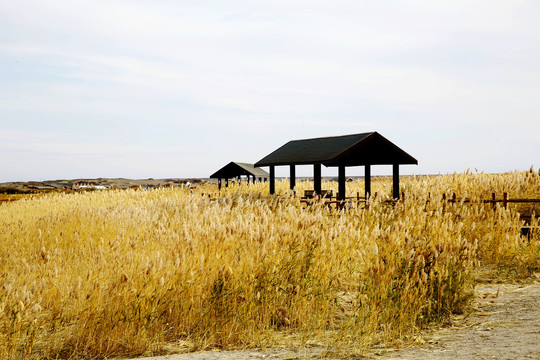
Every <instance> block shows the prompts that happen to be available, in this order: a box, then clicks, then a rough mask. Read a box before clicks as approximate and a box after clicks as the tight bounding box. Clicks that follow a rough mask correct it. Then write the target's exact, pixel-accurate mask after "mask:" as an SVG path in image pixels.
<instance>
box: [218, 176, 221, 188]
mask: <svg viewBox="0 0 540 360" xmlns="http://www.w3.org/2000/svg"><path fill="white" fill-rule="evenodd" d="M218 190H221V178H219V179H218Z"/></svg>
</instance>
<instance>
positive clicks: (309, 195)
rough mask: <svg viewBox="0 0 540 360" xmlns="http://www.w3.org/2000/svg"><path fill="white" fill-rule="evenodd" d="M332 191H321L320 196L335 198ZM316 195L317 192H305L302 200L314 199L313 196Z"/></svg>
mask: <svg viewBox="0 0 540 360" xmlns="http://www.w3.org/2000/svg"><path fill="white" fill-rule="evenodd" d="M333 194H334V193H333V191H332V190H321V193H320V194H317V195H320V196H321V197H322V198H332V196H333ZM314 195H315V190H304V197H303V198H302V199H313V196H314Z"/></svg>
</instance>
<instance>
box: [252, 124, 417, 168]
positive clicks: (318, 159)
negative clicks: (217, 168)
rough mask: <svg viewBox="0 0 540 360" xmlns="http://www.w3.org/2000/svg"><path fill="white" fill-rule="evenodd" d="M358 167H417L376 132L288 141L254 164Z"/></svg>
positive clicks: (414, 162) (405, 154)
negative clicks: (400, 165)
mask: <svg viewBox="0 0 540 360" xmlns="http://www.w3.org/2000/svg"><path fill="white" fill-rule="evenodd" d="M309 164H323V165H325V166H339V165H345V166H359V165H391V164H418V161H417V160H416V159H415V158H413V157H412V156H411V155H409V154H407V153H406V152H405V151H403V150H402V149H400V148H399V147H397V146H396V145H394V144H393V143H392V142H390V141H389V140H387V139H386V138H385V137H383V136H382V135H380V134H379V133H377V132H367V133H360V134H352V135H342V136H330V137H320V138H313V139H303V140H292V141H289V142H288V143H286V144H285V145H283V146H281V147H280V148H278V149H277V150H275V151H274V152H272V153H270V154H269V155H267V156H265V157H264V158H262V159H261V160H259V161H258V162H256V163H255V166H256V167H260V166H271V165H309Z"/></svg>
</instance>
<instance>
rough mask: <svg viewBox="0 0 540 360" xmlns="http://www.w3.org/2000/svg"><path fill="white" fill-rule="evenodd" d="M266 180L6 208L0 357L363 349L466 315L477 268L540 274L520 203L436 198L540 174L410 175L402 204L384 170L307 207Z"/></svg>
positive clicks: (505, 187)
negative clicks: (339, 199) (357, 199)
mask: <svg viewBox="0 0 540 360" xmlns="http://www.w3.org/2000/svg"><path fill="white" fill-rule="evenodd" d="M267 186H268V185H267V184H251V185H249V186H247V185H245V184H244V185H240V186H238V185H234V186H231V187H229V188H227V189H223V190H222V191H221V193H220V196H219V197H216V195H217V188H216V187H215V186H212V185H206V186H201V187H199V188H198V189H197V190H196V191H195V194H190V193H189V192H188V191H187V190H185V189H178V188H174V189H173V188H170V189H157V190H153V191H145V192H143V191H134V190H124V191H119V190H118V191H109V192H89V193H81V194H56V195H50V196H44V197H41V198H36V199H29V200H20V201H17V202H14V203H7V204H3V205H1V206H0V344H1V345H2V346H1V347H0V358H5V359H10V358H11V359H20V358H105V357H108V356H114V355H138V354H142V353H148V352H152V353H155V354H159V353H166V352H168V351H194V350H200V349H208V348H221V349H231V348H248V347H260V346H263V347H264V346H273V345H282V344H295V345H301V344H306V343H310V342H317V343H319V344H326V345H328V346H336V347H342V348H345V349H346V348H348V347H353V346H354V347H355V348H357V349H362V348H366V347H369V346H372V345H373V344H376V343H381V342H382V343H388V344H390V343H398V342H400V341H407V339H409V338H410V337H411V336H412V335H414V334H415V333H416V332H417V331H418V329H420V328H421V327H423V326H425V325H427V324H429V323H431V322H443V321H447V320H448V319H449V317H450V315H451V314H452V313H456V312H461V311H464V309H466V307H467V304H468V301H469V299H470V298H471V296H472V294H473V287H474V276H475V275H474V274H475V273H474V272H475V269H477V268H478V267H479V266H482V265H487V266H492V267H494V268H496V269H498V270H499V271H501V272H504V273H506V274H511V275H513V276H520V277H525V276H528V275H530V274H532V273H534V272H538V271H539V270H540V256H539V254H540V242H539V237H538V233H536V234H533V236H532V237H531V238H529V239H526V238H523V237H522V236H520V227H521V222H520V220H519V215H518V213H517V211H516V209H513V208H512V207H510V208H509V209H503V208H502V207H500V206H497V207H496V208H495V209H493V208H492V207H491V206H490V205H483V204H480V203H472V204H460V203H457V204H449V203H443V202H441V201H436V200H434V199H440V198H441V197H442V194H443V193H448V194H449V193H451V192H456V193H457V194H458V196H460V197H461V196H463V197H465V196H467V197H470V198H473V199H474V198H476V199H478V198H489V197H490V196H491V193H492V192H493V191H496V192H501V193H502V192H503V191H507V192H509V193H510V194H511V196H514V197H518V196H521V197H527V196H528V197H539V196H540V176H539V175H538V174H537V173H536V172H534V171H527V172H514V173H509V174H503V175H488V174H455V175H446V176H433V177H406V178H403V179H402V188H403V190H404V191H406V193H407V194H408V195H409V194H410V195H411V196H406V198H405V200H403V201H400V202H398V203H396V204H394V205H390V204H388V203H386V202H384V198H385V196H387V195H389V192H390V189H391V180H390V179H379V178H377V179H374V180H373V183H372V189H373V191H374V192H375V191H377V192H378V193H379V194H380V196H378V197H377V198H375V199H372V201H371V202H370V206H369V208H366V209H364V208H363V205H362V206H357V205H352V206H350V207H347V208H346V209H344V210H341V211H338V210H334V209H329V208H328V206H326V205H324V204H323V203H315V204H313V205H311V206H306V205H305V204H302V203H300V201H299V198H298V197H297V196H294V195H293V194H292V192H290V191H289V190H287V188H288V182H286V181H283V182H279V183H278V184H277V189H278V193H279V195H276V196H269V195H268V188H267ZM311 186H312V184H310V183H304V182H302V183H299V184H298V189H297V190H298V192H301V191H302V190H303V189H307V188H309V187H311ZM323 187H324V188H331V189H333V188H334V187H335V188H336V190H337V184H335V183H332V182H327V183H324V184H323ZM347 187H348V192H349V194H348V195H349V196H354V195H355V194H356V192H362V191H363V183H362V181H356V182H352V183H348V185H347ZM201 193H205V194H208V193H214V197H215V198H216V199H215V200H210V199H209V198H208V196H201ZM428 193H429V196H428ZM413 194H414V196H412V195H413ZM428 199H431V200H430V201H427V200H428ZM533 225H536V226H537V225H538V221H537V220H536V219H533Z"/></svg>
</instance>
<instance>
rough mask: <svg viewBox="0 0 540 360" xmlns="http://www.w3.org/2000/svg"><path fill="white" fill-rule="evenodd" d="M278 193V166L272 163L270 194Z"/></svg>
mask: <svg viewBox="0 0 540 360" xmlns="http://www.w3.org/2000/svg"><path fill="white" fill-rule="evenodd" d="M275 193H276V167H275V166H274V165H270V195H272V194H275Z"/></svg>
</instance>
